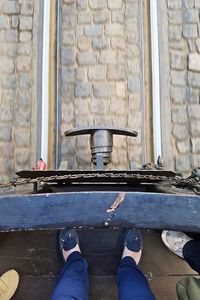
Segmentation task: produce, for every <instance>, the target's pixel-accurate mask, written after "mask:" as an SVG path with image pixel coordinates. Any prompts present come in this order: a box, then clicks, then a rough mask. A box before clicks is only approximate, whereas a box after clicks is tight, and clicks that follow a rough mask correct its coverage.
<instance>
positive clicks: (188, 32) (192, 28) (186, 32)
mask: <svg viewBox="0 0 200 300" xmlns="http://www.w3.org/2000/svg"><path fill="white" fill-rule="evenodd" d="M183 36H184V37H185V38H189V39H194V38H197V37H198V32H197V25H196V24H184V25H183Z"/></svg>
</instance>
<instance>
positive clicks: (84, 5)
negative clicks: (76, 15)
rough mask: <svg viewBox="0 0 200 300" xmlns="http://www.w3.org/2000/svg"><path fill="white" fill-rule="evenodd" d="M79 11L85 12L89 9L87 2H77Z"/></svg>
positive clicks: (85, 0)
mask: <svg viewBox="0 0 200 300" xmlns="http://www.w3.org/2000/svg"><path fill="white" fill-rule="evenodd" d="M76 8H77V10H85V9H86V8H87V0H76Z"/></svg>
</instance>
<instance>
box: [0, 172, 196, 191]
mask: <svg viewBox="0 0 200 300" xmlns="http://www.w3.org/2000/svg"><path fill="white" fill-rule="evenodd" d="M95 178H96V179H104V178H105V179H109V178H110V179H120V178H121V179H127V180H134V179H137V180H140V181H144V182H146V181H149V182H155V181H165V182H168V183H169V184H171V185H175V186H183V187H184V186H193V187H196V186H200V179H199V178H197V177H195V178H182V177H179V176H175V177H167V176H161V175H159V176H155V175H143V174H139V173H138V174H135V173H134V174H130V173H126V172H124V173H121V172H120V173H118V172H107V173H106V172H103V173H101V172H97V173H93V172H92V173H88V172H87V173H80V174H67V175H53V176H49V177H44V176H42V177H37V178H34V179H31V178H27V179H17V180H15V181H10V182H3V183H0V188H6V187H17V186H20V185H25V184H30V183H32V184H34V183H41V182H46V183H47V182H58V181H73V180H76V179H79V180H82V181H84V179H86V180H88V179H95Z"/></svg>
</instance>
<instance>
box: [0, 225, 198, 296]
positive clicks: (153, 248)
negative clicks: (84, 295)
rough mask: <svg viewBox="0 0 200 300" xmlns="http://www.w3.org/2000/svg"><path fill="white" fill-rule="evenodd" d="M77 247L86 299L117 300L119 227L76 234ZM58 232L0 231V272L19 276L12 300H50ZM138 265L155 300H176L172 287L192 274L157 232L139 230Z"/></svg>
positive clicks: (57, 267) (57, 258) (56, 270)
mask: <svg viewBox="0 0 200 300" xmlns="http://www.w3.org/2000/svg"><path fill="white" fill-rule="evenodd" d="M78 232H79V236H80V241H81V248H82V252H83V254H84V256H85V257H86V258H87V260H88V263H89V274H90V299H91V300H112V299H113V300H114V299H117V289H116V285H115V273H116V269H117V265H118V263H119V260H120V255H121V249H122V239H123V235H124V230H123V229H91V230H79V231H78ZM57 234H58V232H57V231H52V230H51V231H32V232H13V233H0V274H3V273H4V272H5V271H6V270H8V269H10V268H14V269H16V270H17V271H18V272H19V274H20V284H19V287H18V290H17V292H16V294H15V296H14V297H13V298H12V299H14V300H25V299H26V300H27V299H29V300H36V299H37V300H38V299H42V300H48V299H50V295H51V293H52V290H53V288H54V286H55V283H56V279H57V276H58V274H59V271H60V269H61V267H62V259H61V257H60V253H59V249H58V247H57ZM143 237H144V251H143V256H142V260H141V264H140V267H141V269H142V270H143V272H144V273H145V275H146V276H147V278H148V280H149V283H150V286H151V288H152V290H153V291H154V293H155V296H156V298H157V299H158V300H177V297H176V283H177V282H178V281H179V280H180V279H181V278H183V277H185V276H192V275H196V274H195V273H194V272H193V271H192V270H191V268H190V267H189V266H188V265H187V264H186V263H185V261H184V260H182V259H180V258H178V257H177V256H176V255H174V254H173V253H171V252H170V251H168V249H167V248H166V247H165V246H164V245H163V243H162V241H161V239H160V231H155V230H150V231H149V230H143Z"/></svg>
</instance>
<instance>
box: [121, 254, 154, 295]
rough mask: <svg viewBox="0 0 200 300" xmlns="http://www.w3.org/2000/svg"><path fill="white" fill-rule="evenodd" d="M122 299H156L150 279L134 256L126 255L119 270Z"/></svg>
mask: <svg viewBox="0 0 200 300" xmlns="http://www.w3.org/2000/svg"><path fill="white" fill-rule="evenodd" d="M117 285H118V290H119V299H120V300H155V299H156V298H155V296H154V295H153V293H152V291H151V289H150V287H149V284H148V281H147V279H146V278H145V276H144V274H143V273H142V272H141V271H140V269H139V268H138V267H137V265H136V263H135V261H134V259H133V258H131V257H129V256H126V257H124V258H123V259H122V260H121V262H120V265H119V268H118V271H117Z"/></svg>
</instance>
